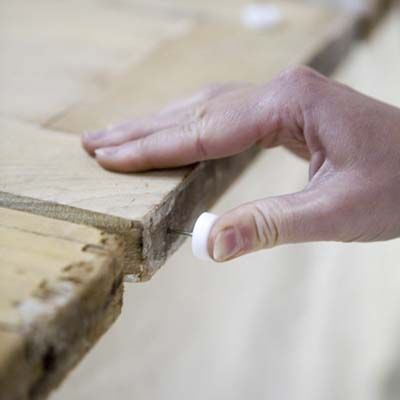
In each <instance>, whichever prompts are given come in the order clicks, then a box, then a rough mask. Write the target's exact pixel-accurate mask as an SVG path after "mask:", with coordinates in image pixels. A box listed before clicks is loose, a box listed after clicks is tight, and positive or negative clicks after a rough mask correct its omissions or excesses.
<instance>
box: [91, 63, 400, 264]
mask: <svg viewBox="0 0 400 400" xmlns="http://www.w3.org/2000/svg"><path fill="white" fill-rule="evenodd" d="M256 144H257V145H260V146H262V147H265V148H269V147H274V146H278V145H283V146H285V147H287V148H288V149H289V150H291V151H293V152H294V153H296V154H297V155H299V156H301V157H303V158H306V159H309V163H310V164H309V165H310V167H309V182H308V184H307V186H306V187H305V188H304V189H303V190H302V191H300V192H297V193H293V194H289V195H284V196H276V197H270V198H266V199H262V200H256V201H253V202H250V203H247V204H244V205H241V206H239V207H237V208H235V209H233V210H231V211H229V212H227V213H225V214H224V215H222V216H220V217H219V219H218V220H217V222H216V223H215V225H214V226H213V228H212V231H211V234H210V238H209V243H208V245H209V251H210V254H211V255H212V256H213V258H214V259H215V260H216V261H225V260H228V259H231V258H234V257H237V256H240V255H243V254H245V253H248V252H252V251H255V250H258V249H262V248H269V247H273V246H276V245H279V244H284V243H297V242H307V241H321V240H335V241H343V242H349V241H376V240H387V239H392V238H396V237H399V236H400V110H399V109H397V108H395V107H392V106H390V105H387V104H384V103H381V102H379V101H376V100H374V99H372V98H369V97H367V96H364V95H362V94H360V93H358V92H356V91H354V90H352V89H350V88H349V87H346V86H344V85H341V84H339V83H337V82H334V81H332V80H330V79H328V78H325V77H323V76H322V75H320V74H318V73H317V72H315V71H313V70H311V69H309V68H305V67H297V68H294V69H290V70H288V71H285V72H283V73H281V74H280V75H279V76H277V77H276V78H275V79H273V80H272V81H271V82H269V83H268V84H265V85H261V86H252V85H234V86H232V85H222V86H218V85H217V86H214V87H210V88H207V89H206V90H205V91H202V92H199V93H198V94H196V95H195V96H194V97H192V98H190V99H188V100H184V101H182V102H179V103H176V104H175V105H173V106H171V107H168V108H167V109H164V110H163V111H161V112H160V113H158V114H155V115H153V116H151V117H147V118H142V119H135V120H132V121H128V122H126V123H123V124H120V125H117V126H114V127H112V128H110V129H108V130H104V131H100V132H95V133H90V134H87V135H85V136H83V145H84V147H85V149H86V150H87V151H88V152H89V153H90V154H94V155H95V157H96V160H97V161H98V162H99V164H100V165H101V166H103V167H104V168H107V169H111V170H115V171H122V172H128V171H143V170H148V169H154V168H167V167H176V166H181V165H187V164H191V163H194V162H196V161H202V160H207V159H215V158H219V157H225V156H229V155H233V154H236V153H239V152H241V151H243V150H245V149H247V148H249V147H251V146H253V145H256ZM282 179H284V177H283V178H282Z"/></svg>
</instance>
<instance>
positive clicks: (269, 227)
mask: <svg viewBox="0 0 400 400" xmlns="http://www.w3.org/2000/svg"><path fill="white" fill-rule="evenodd" d="M337 222H338V220H337V219H336V215H335V207H334V205H332V202H331V200H330V198H329V196H327V195H324V194H323V193H322V192H320V191H319V190H318V189H310V190H306V191H303V192H298V193H294V194H291V195H285V196H280V197H274V198H269V199H263V200H258V201H254V202H251V203H248V204H245V205H242V206H240V207H237V208H235V209H233V210H232V211H230V212H228V213H226V214H224V215H222V216H221V217H220V218H219V219H218V220H217V222H216V223H215V225H214V226H213V228H212V231H211V233H210V239H209V244H208V246H209V253H210V254H211V255H212V257H213V258H214V260H215V261H227V260H230V259H232V258H236V257H238V256H241V255H243V254H246V253H250V252H253V251H256V250H260V249H264V248H271V247H274V246H277V245H280V244H286V243H299V242H308V241H316V240H334V239H337V236H338V231H337V229H338V226H339V225H338V223H337Z"/></svg>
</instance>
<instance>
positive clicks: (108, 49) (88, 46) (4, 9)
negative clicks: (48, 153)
mask: <svg viewBox="0 0 400 400" xmlns="http://www.w3.org/2000/svg"><path fill="white" fill-rule="evenodd" d="M191 23H192V22H191V21H190V20H188V19H187V18H181V17H179V16H168V15H158V14H157V13H154V14H151V13H149V12H148V11H147V10H146V9H144V8H143V7H133V6H132V4H129V2H128V3H123V2H118V1H110V2H106V1H96V0H87V1H86V0H85V1H80V0H71V1H65V2H64V1H54V0H38V1H35V2H27V1H26V0H13V1H2V2H0V50H1V54H2V57H1V64H0V88H1V90H0V114H3V115H6V116H12V117H17V118H18V119H24V120H29V121H36V122H43V121H46V120H48V119H50V118H51V117H53V116H55V115H58V114H59V113H61V112H62V111H63V110H65V109H66V108H67V107H69V106H71V105H73V104H76V103H77V102H79V100H80V99H81V97H82V96H84V95H86V94H87V93H93V94H95V93H97V91H99V90H101V89H102V88H104V87H105V86H107V84H108V83H109V82H110V81H112V80H113V79H114V78H115V76H118V75H119V74H120V73H122V72H123V71H124V69H125V68H126V67H127V66H132V65H134V64H135V63H138V62H140V61H141V60H142V59H143V58H144V57H145V56H146V55H147V54H148V53H150V52H151V51H153V50H154V49H156V48H157V47H158V46H159V45H160V43H162V42H163V41H164V40H167V39H171V38H174V37H178V36H180V35H182V34H184V33H185V32H187V30H188V29H189V28H190V26H191Z"/></svg>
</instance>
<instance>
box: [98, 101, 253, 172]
mask: <svg viewBox="0 0 400 400" xmlns="http://www.w3.org/2000/svg"><path fill="white" fill-rule="evenodd" d="M217 100H218V101H215V102H214V103H213V102H211V103H209V104H206V105H202V106H197V107H196V108H192V109H191V110H190V113H191V114H190V115H189V112H188V111H187V112H186V118H184V119H183V121H182V122H181V123H180V124H179V125H176V126H174V127H171V128H168V129H165V130H161V131H158V132H155V133H152V134H149V135H146V136H142V137H140V138H137V139H135V140H132V141H129V142H127V143H124V144H122V145H120V146H113V147H109V148H100V149H97V150H96V151H95V155H96V159H97V161H98V162H99V164H100V165H102V166H103V167H104V168H106V169H110V170H114V171H121V172H131V171H144V170H148V169H156V168H167V167H177V166H183V165H188V164H192V163H194V162H197V161H202V160H206V159H214V158H219V157H225V156H229V155H232V154H236V153H239V152H240V151H243V150H245V149H246V148H248V147H250V146H251V145H252V144H254V143H255V142H256V141H258V139H259V138H258V134H259V131H258V130H257V129H255V126H256V125H257V124H256V120H257V118H259V117H258V115H257V113H258V111H259V110H258V109H257V107H255V103H256V101H257V99H256V98H255V96H253V95H247V98H246V100H245V101H242V97H241V96H239V97H237V96H236V95H235V94H228V95H225V96H223V98H222V99H217Z"/></svg>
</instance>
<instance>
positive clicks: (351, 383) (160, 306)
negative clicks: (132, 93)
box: [52, 13, 400, 400]
mask: <svg viewBox="0 0 400 400" xmlns="http://www.w3.org/2000/svg"><path fill="white" fill-rule="evenodd" d="M337 76H338V78H339V79H340V80H342V81H346V82H347V83H350V84H351V85H352V86H354V87H356V88H358V89H360V90H363V91H364V92H367V93H369V94H371V95H374V96H376V97H380V98H382V99H383V100H386V101H388V102H391V103H396V104H398V105H400V13H397V15H394V14H393V15H391V17H390V18H389V19H388V20H387V21H386V23H385V24H384V26H383V27H382V28H381V29H379V31H378V32H377V33H376V35H374V38H373V39H372V40H371V41H369V43H367V44H363V45H361V46H360V47H359V48H358V49H357V50H356V51H355V52H354V54H353V55H352V56H351V57H350V59H349V60H348V62H346V63H345V65H343V67H342V68H341V69H340V71H339V72H338V74H337ZM260 179H261V181H260ZM306 179H307V165H306V164H305V163H303V162H302V161H300V160H297V159H295V158H294V157H292V156H291V155H289V154H288V153H286V152H285V151H283V150H280V149H278V150H273V151H268V153H265V154H264V155H263V156H262V157H260V158H259V159H258V160H257V161H256V162H255V164H254V165H253V166H252V168H250V169H249V171H248V172H246V174H244V175H243V176H242V178H241V179H240V181H239V182H238V184H237V185H235V187H233V188H232V189H231V190H230V191H229V192H228V193H227V194H226V195H225V196H224V198H223V199H222V200H221V201H220V202H219V204H218V206H217V207H216V208H215V210H216V212H221V211H223V210H226V209H228V208H230V207H233V206H235V205H237V204H239V203H241V202H243V201H246V200H251V199H255V198H259V197H263V196H268V195H272V194H274V195H275V194H280V193H285V192H290V191H293V190H296V189H300V188H301V187H302V186H303V185H304V183H305V181H306ZM399 260H400V240H396V241H391V242H386V243H375V244H358V245H357V244H333V243H319V244H307V245H295V246H284V247H280V248H276V249H274V250H271V251H264V252H259V253H257V254H254V255H251V256H248V257H245V258H242V259H240V260H237V261H234V262H231V263H228V264H226V265H214V264H207V263H205V264H204V263H201V262H199V261H196V260H195V259H193V257H192V255H191V251H190V247H189V243H186V244H185V245H184V246H183V247H182V248H181V249H180V250H179V251H178V253H177V254H176V255H175V256H174V257H172V258H171V259H170V261H169V263H168V264H167V265H166V266H165V267H164V268H163V269H162V270H161V271H160V272H159V273H158V274H157V275H156V276H155V277H154V278H153V280H151V281H150V282H148V283H146V284H130V285H126V292H125V305H124V309H123V313H122V316H121V317H120V318H119V320H118V321H117V323H116V324H115V325H114V327H113V328H112V329H111V330H110V331H109V333H108V334H106V335H105V337H103V338H102V339H101V341H100V342H99V344H98V345H97V346H96V347H95V348H94V350H93V351H91V353H90V354H89V355H88V356H87V357H86V359H85V360H84V361H83V362H82V363H81V364H80V366H79V367H78V368H76V370H75V371H74V372H73V373H71V375H70V376H69V378H68V379H67V380H66V382H65V383H64V384H63V386H62V387H61V389H60V390H59V391H58V392H56V393H55V394H54V395H53V397H52V398H53V399H54V400H70V399H74V400H91V399H96V400H105V399H115V400H119V399H137V400H142V399H146V400H147V399H148V400H161V399H163V400H164V399H168V400H172V399H173V400H186V399H193V400H196V399H218V400H224V399H226V400H228V399H229V400H235V399H238V400H239V399H273V400H287V399H296V400H303V399H304V400H313V399H318V400H319V399H323V400H330V399H332V400H333V399H334V400H347V399H349V400H378V399H379V400H380V399H383V400H394V399H398V398H400V263H399Z"/></svg>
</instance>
